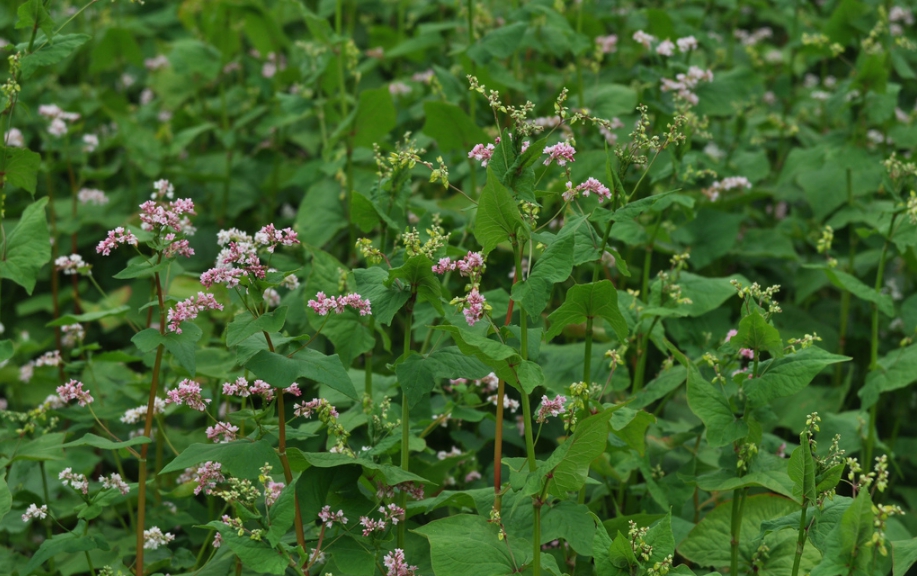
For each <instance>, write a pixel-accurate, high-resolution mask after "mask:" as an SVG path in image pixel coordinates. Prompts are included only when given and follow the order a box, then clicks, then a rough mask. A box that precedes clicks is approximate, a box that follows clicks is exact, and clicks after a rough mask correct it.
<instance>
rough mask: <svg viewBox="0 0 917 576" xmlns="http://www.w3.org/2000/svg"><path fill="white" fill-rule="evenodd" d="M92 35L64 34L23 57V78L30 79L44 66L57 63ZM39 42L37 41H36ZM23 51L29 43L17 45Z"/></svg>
mask: <svg viewBox="0 0 917 576" xmlns="http://www.w3.org/2000/svg"><path fill="white" fill-rule="evenodd" d="M90 38H91V36H89V35H87V34H64V35H62V36H58V37H57V38H56V39H55V40H54V44H45V45H44V46H42V47H41V48H40V49H38V50H36V51H35V52H33V53H31V54H26V55H25V56H23V57H22V61H21V65H22V78H23V80H28V79H29V78H31V77H32V74H34V73H35V71H36V70H38V69H39V68H41V67H42V66H50V65H52V64H57V63H58V62H60V61H61V60H63V59H64V58H66V57H67V56H70V54H72V53H73V51H74V50H76V49H77V48H79V47H80V46H82V45H83V44H85V43H86V42H87V41H88V40H89V39H90ZM36 43H37V42H36ZM17 48H19V49H20V50H21V51H25V50H26V49H27V48H28V44H20V45H19V46H17Z"/></svg>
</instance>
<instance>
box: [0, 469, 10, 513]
mask: <svg viewBox="0 0 917 576" xmlns="http://www.w3.org/2000/svg"><path fill="white" fill-rule="evenodd" d="M12 508H13V495H12V494H10V487H9V486H7V484H6V478H0V520H3V518H4V517H5V516H6V515H7V514H9V512H10V510H11V509H12Z"/></svg>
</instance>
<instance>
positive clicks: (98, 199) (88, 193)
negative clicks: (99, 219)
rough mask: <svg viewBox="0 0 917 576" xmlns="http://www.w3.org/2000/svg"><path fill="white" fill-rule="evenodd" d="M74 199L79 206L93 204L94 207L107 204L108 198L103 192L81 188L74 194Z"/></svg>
mask: <svg viewBox="0 0 917 576" xmlns="http://www.w3.org/2000/svg"><path fill="white" fill-rule="evenodd" d="M76 199H77V200H79V202H80V204H94V205H96V206H103V205H105V204H108V196H106V195H105V192H102V191H101V190H96V189H95V188H82V189H81V190H80V191H79V192H77V193H76Z"/></svg>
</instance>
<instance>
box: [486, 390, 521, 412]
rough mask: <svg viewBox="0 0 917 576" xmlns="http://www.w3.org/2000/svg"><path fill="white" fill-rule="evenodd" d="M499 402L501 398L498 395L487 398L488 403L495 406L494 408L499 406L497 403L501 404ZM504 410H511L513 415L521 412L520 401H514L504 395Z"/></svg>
mask: <svg viewBox="0 0 917 576" xmlns="http://www.w3.org/2000/svg"><path fill="white" fill-rule="evenodd" d="M499 400H500V396H499V395H498V394H494V395H493V396H488V397H487V401H488V402H490V403H491V404H493V405H494V406H498V404H497V402H499ZM503 409H504V410H509V411H510V412H512V413H516V412H517V411H518V410H519V401H518V400H514V399H512V398H510V397H509V396H508V395H506V394H504V395H503Z"/></svg>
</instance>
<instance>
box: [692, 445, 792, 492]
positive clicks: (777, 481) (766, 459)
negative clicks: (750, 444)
mask: <svg viewBox="0 0 917 576" xmlns="http://www.w3.org/2000/svg"><path fill="white" fill-rule="evenodd" d="M732 468H733V469H719V470H716V471H714V472H709V473H707V474H702V475H700V476H698V477H697V487H698V488H700V489H701V490H706V491H708V492H729V491H732V490H736V489H739V488H748V487H762V488H766V489H768V490H770V491H771V492H776V493H777V494H780V495H781V496H786V497H787V498H793V480H791V479H790V477H789V476H788V475H787V471H786V468H787V461H786V460H785V459H783V458H780V457H779V456H776V455H774V454H765V453H759V454H758V456H757V457H755V458H754V459H752V461H751V464H750V465H749V467H748V471H747V472H746V473H745V474H743V475H742V476H737V475H736V470H735V469H734V467H732Z"/></svg>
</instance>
